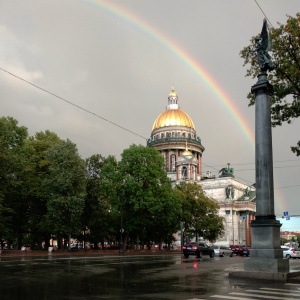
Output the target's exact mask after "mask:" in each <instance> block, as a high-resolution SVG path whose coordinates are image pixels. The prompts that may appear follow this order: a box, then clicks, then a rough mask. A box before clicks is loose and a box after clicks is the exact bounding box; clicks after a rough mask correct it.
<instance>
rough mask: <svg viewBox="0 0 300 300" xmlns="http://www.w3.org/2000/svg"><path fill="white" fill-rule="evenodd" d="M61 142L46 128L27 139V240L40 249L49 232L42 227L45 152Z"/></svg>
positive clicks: (45, 193)
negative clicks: (28, 151)
mask: <svg viewBox="0 0 300 300" xmlns="http://www.w3.org/2000/svg"><path fill="white" fill-rule="evenodd" d="M61 142H62V140H61V139H60V138H59V137H58V136H57V134H55V133H54V132H50V131H48V130H46V131H45V132H37V133H35V135H34V136H32V137H29V139H28V141H27V146H28V147H29V148H30V150H31V151H30V152H31V169H30V170H31V172H30V176H29V177H28V178H29V179H28V181H27V183H26V184H27V186H28V187H29V188H28V192H29V197H28V204H29V206H30V212H29V215H28V227H29V228H28V230H29V232H30V237H29V242H30V243H31V246H32V248H33V247H35V248H37V249H42V243H43V241H46V248H47V247H48V246H49V245H48V241H49V239H50V237H51V233H50V232H48V231H45V227H44V222H45V217H46V214H47V200H48V191H47V190H45V189H44V187H43V185H42V183H43V180H44V178H45V177H46V176H47V174H48V172H49V166H50V161H49V160H48V159H47V158H46V152H47V151H48V150H49V149H51V148H52V147H53V146H55V145H56V144H58V143H61Z"/></svg>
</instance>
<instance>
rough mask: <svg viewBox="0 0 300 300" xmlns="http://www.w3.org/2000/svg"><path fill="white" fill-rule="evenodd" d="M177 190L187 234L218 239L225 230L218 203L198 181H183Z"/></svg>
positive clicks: (190, 236)
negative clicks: (204, 191) (210, 197)
mask: <svg viewBox="0 0 300 300" xmlns="http://www.w3.org/2000/svg"><path fill="white" fill-rule="evenodd" d="M175 191H176V192H177V193H178V195H179V198H180V200H181V210H182V214H181V221H182V222H183V225H184V234H185V236H187V237H189V238H193V237H194V236H196V237H197V236H200V237H202V238H204V239H207V240H209V241H214V240H216V239H217V238H218V236H220V235H221V234H222V233H223V231H224V224H223V218H221V217H220V216H219V215H218V205H217V204H216V203H215V202H214V201H213V200H211V199H209V198H208V197H207V196H206V195H205V194H204V193H203V190H202V188H201V186H200V185H198V184H196V183H186V182H181V183H180V184H179V185H177V186H176V188H175Z"/></svg>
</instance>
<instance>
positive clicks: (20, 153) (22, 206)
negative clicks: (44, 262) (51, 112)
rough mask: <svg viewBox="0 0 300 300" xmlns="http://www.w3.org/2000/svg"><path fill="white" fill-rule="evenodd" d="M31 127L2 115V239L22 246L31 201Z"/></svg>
mask: <svg viewBox="0 0 300 300" xmlns="http://www.w3.org/2000/svg"><path fill="white" fill-rule="evenodd" d="M27 137H28V133H27V128H25V127H23V126H18V121H17V120H15V119H13V118H11V117H2V118H0V239H1V242H3V240H6V241H7V242H12V241H13V240H14V237H15V236H18V241H19V247H20V244H21V243H22V239H23V236H24V235H25V232H26V228H27V219H26V216H27V214H28V205H27V201H26V199H27V191H26V186H24V185H23V181H24V177H26V172H27V170H28V151H27V150H26V148H25V147H24V145H25V142H26V139H27Z"/></svg>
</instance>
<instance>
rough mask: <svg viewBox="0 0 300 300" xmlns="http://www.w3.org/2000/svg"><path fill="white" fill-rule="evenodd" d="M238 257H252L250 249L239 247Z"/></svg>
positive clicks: (244, 246)
mask: <svg viewBox="0 0 300 300" xmlns="http://www.w3.org/2000/svg"><path fill="white" fill-rule="evenodd" d="M236 254H237V255H241V256H244V255H246V256H249V255H250V247H249V246H246V245H243V246H239V249H238V250H237V253H236Z"/></svg>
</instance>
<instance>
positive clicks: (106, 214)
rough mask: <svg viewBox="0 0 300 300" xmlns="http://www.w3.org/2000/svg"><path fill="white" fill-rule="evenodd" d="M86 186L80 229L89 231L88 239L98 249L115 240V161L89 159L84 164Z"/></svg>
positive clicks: (98, 155) (111, 159) (112, 158)
mask: <svg viewBox="0 0 300 300" xmlns="http://www.w3.org/2000/svg"><path fill="white" fill-rule="evenodd" d="M86 166H87V184H86V197H85V207H84V213H83V225H84V228H87V229H88V231H89V235H88V238H89V239H90V241H91V242H92V243H93V244H94V245H95V247H96V248H97V246H98V243H99V242H101V244H102V246H103V245H104V242H105V241H109V240H112V239H114V238H115V236H116V230H114V229H116V223H117V222H118V220H119V219H118V218H117V216H116V214H115V213H114V211H113V210H112V204H111V203H112V202H113V201H115V199H116V197H117V196H116V188H115V187H116V182H114V180H113V179H114V174H116V168H117V161H116V159H115V158H114V157H113V156H109V157H108V158H104V157H102V156H101V155H100V154H95V155H92V156H91V157H90V158H88V159H87V160H86Z"/></svg>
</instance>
